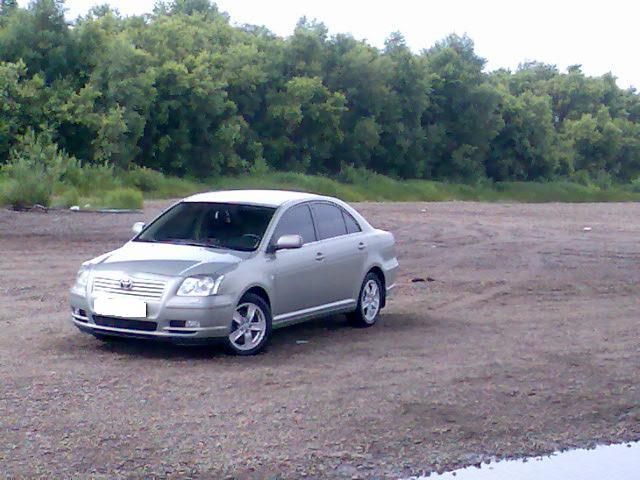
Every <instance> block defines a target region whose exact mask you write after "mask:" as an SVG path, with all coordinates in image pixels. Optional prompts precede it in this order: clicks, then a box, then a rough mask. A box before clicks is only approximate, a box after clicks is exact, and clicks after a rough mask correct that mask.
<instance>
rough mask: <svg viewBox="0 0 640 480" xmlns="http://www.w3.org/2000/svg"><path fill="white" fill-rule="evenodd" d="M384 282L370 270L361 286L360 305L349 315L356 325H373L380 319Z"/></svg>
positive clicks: (352, 322)
mask: <svg viewBox="0 0 640 480" xmlns="http://www.w3.org/2000/svg"><path fill="white" fill-rule="evenodd" d="M382 295H383V293H382V282H381V281H380V278H379V277H378V275H376V274H375V273H373V272H369V273H368V274H367V276H366V277H364V281H363V282H362V287H361V288H360V296H359V297H358V307H357V308H356V310H355V312H352V313H351V314H350V315H349V320H350V322H351V324H352V325H354V326H356V327H371V326H372V325H374V324H375V323H376V321H377V320H378V315H379V314H380V309H381V307H382Z"/></svg>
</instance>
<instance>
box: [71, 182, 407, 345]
mask: <svg viewBox="0 0 640 480" xmlns="http://www.w3.org/2000/svg"><path fill="white" fill-rule="evenodd" d="M133 230H134V232H135V236H134V237H133V238H132V239H131V240H130V241H129V242H127V243H126V244H125V245H124V246H123V247H121V248H119V249H117V250H114V251H113V252H110V253H106V254H104V255H102V256H100V257H97V258H94V259H93V260H89V261H87V262H85V263H83V264H82V267H81V268H80V270H79V272H78V275H77V277H76V281H75V284H74V285H73V287H72V288H71V294H70V302H71V310H72V319H73V323H74V324H75V325H76V326H77V327H78V328H79V329H80V330H82V331H83V332H88V333H91V334H92V335H94V336H96V337H97V338H99V339H102V340H107V339H109V338H112V337H114V336H115V337H137V338H147V339H157V340H169V341H172V342H175V343H182V344H188V343H200V342H206V341H212V340H214V339H222V340H223V341H224V343H225V345H226V346H227V348H228V350H229V351H231V352H232V353H235V354H239V355H251V354H255V353H257V352H259V351H260V350H261V349H262V348H263V347H264V346H265V344H266V342H267V341H268V339H269V336H270V334H271V330H272V328H277V327H282V326H286V325H291V324H293V323H297V322H301V321H304V320H308V319H311V318H314V317H320V316H325V315H330V314H336V313H346V314H347V315H348V317H349V319H350V320H351V322H352V323H353V324H354V325H356V326H360V327H368V326H371V325H373V324H374V323H375V322H376V320H377V318H378V314H379V313H380V310H381V309H382V308H383V307H384V306H385V302H386V299H387V295H388V294H389V292H390V290H391V289H392V288H393V286H394V282H395V278H396V273H397V269H398V261H397V259H396V256H395V248H394V239H393V235H392V234H391V233H389V232H385V231H382V230H378V229H375V228H373V227H372V226H371V225H369V223H368V222H367V221H366V220H365V219H364V218H363V217H362V216H361V215H360V214H359V213H358V212H357V211H356V210H354V209H353V208H352V207H351V206H349V205H347V204H346V203H344V202H342V201H340V200H337V199H335V198H330V197H323V196H319V195H313V194H308V193H299V192H285V191H271V190H262V191H259V190H235V191H221V192H211V193H203V194H198V195H194V196H192V197H189V198H186V199H184V200H182V201H181V202H179V203H177V204H175V205H173V206H171V207H170V208H168V209H167V210H165V211H164V212H163V213H162V214H160V215H159V216H158V217H157V218H156V219H155V220H153V221H152V222H151V223H150V224H149V225H146V226H145V225H144V224H143V223H136V224H135V225H134V227H133Z"/></svg>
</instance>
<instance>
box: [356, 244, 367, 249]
mask: <svg viewBox="0 0 640 480" xmlns="http://www.w3.org/2000/svg"><path fill="white" fill-rule="evenodd" d="M365 248H367V245H366V244H365V243H364V242H360V243H359V244H358V250H364V249H365Z"/></svg>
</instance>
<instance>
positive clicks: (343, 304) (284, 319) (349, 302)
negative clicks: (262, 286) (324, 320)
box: [273, 298, 356, 323]
mask: <svg viewBox="0 0 640 480" xmlns="http://www.w3.org/2000/svg"><path fill="white" fill-rule="evenodd" d="M355 305H356V301H355V300H353V299H352V298H349V299H346V300H340V301H338V302H333V303H325V304H324V305H319V306H317V307H311V308H305V309H303V310H296V311H295V312H290V313H283V314H281V315H276V316H275V317H274V318H273V322H274V323H288V322H289V321H295V320H297V319H300V318H304V317H308V316H313V315H316V314H321V313H324V312H326V313H330V312H332V311H333V310H339V309H340V310H341V309H345V308H348V307H352V306H353V307H355Z"/></svg>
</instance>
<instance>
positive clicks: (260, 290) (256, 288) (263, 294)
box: [238, 285, 271, 309]
mask: <svg viewBox="0 0 640 480" xmlns="http://www.w3.org/2000/svg"><path fill="white" fill-rule="evenodd" d="M247 293H252V294H254V295H258V296H259V297H260V298H262V299H263V300H264V301H265V302H266V304H267V305H268V306H269V309H271V298H269V294H268V293H267V290H266V289H265V288H264V287H263V286H262V285H252V286H250V287H249V288H247V289H246V290H245V291H244V292H242V295H240V298H238V301H240V299H241V298H242V297H244V296H245V295H246V294H247Z"/></svg>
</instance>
